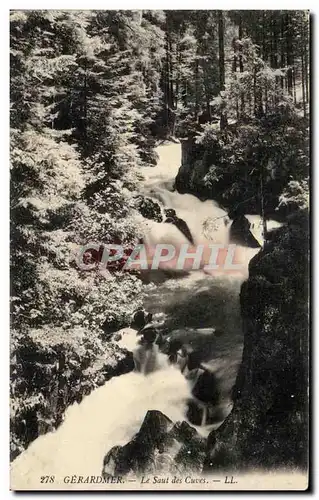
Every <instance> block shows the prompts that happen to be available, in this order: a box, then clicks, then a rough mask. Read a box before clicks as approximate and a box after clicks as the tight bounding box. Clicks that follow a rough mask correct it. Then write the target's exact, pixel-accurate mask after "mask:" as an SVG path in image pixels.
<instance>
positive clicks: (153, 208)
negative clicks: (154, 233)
mask: <svg viewBox="0 0 319 500" xmlns="http://www.w3.org/2000/svg"><path fill="white" fill-rule="evenodd" d="M134 199H135V203H136V208H137V210H138V211H139V212H140V214H141V215H143V217H145V218H146V219H151V220H155V221H156V222H162V221H163V215H162V212H161V207H160V205H159V203H157V202H156V201H155V200H152V198H148V197H147V196H142V195H140V194H139V195H137V196H135V197H134Z"/></svg>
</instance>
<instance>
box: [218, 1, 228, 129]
mask: <svg viewBox="0 0 319 500" xmlns="http://www.w3.org/2000/svg"><path fill="white" fill-rule="evenodd" d="M218 46H219V91H220V92H223V91H224V90H225V48H224V17H223V11H222V10H219V11H218ZM226 126H227V114H226V111H225V110H224V109H222V110H221V114H220V128H221V129H224V128H225V127H226Z"/></svg>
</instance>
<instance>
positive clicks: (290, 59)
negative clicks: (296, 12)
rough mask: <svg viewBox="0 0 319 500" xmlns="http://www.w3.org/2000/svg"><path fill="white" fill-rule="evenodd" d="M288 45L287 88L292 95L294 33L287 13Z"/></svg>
mask: <svg viewBox="0 0 319 500" xmlns="http://www.w3.org/2000/svg"><path fill="white" fill-rule="evenodd" d="M286 47H287V66H288V69H287V88H288V93H289V94H290V95H292V80H293V76H292V66H293V49H292V35H291V25H290V15H289V14H288V13H287V14H286Z"/></svg>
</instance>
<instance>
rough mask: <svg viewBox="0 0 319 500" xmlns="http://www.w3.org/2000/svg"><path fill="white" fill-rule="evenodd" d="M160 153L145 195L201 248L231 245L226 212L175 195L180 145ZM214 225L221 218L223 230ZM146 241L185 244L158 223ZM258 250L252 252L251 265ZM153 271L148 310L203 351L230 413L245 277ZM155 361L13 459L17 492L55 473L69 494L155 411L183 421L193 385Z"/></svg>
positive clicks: (96, 395) (72, 410)
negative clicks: (73, 479) (71, 479)
mask: <svg viewBox="0 0 319 500" xmlns="http://www.w3.org/2000/svg"><path fill="white" fill-rule="evenodd" d="M158 152H159V154H160V161H159V164H158V165H157V166H156V167H147V168H145V169H144V171H143V173H144V174H145V181H144V183H143V186H142V189H141V191H142V192H143V193H144V194H147V195H148V196H151V197H153V198H154V199H156V200H159V201H160V202H161V204H162V205H163V206H164V207H167V208H173V209H175V211H176V213H177V215H178V217H180V218H182V219H184V220H185V221H186V223H187V225H188V226H189V228H190V231H191V233H192V236H193V239H194V242H195V244H196V243H203V242H212V241H213V242H221V243H227V242H228V232H229V225H228V226H226V225H225V224H224V223H223V219H224V217H226V216H227V214H226V212H224V211H223V210H222V209H221V208H219V207H218V206H217V205H216V204H214V203H213V202H212V201H204V202H202V201H200V200H199V199H197V198H196V197H195V196H192V195H189V194H184V195H181V194H179V193H177V192H173V191H172V186H173V181H174V178H175V176H176V174H177V170H178V167H179V165H180V161H181V150H180V145H179V144H169V145H163V146H160V147H159V148H158ZM216 220H218V221H220V223H218V224H217V226H216V225H215V224H214V221H216ZM145 238H146V240H147V241H148V242H149V243H151V244H155V243H157V242H162V243H173V244H179V243H184V242H187V239H186V238H185V236H184V235H183V234H182V233H181V232H180V231H179V230H178V229H177V228H176V227H175V226H174V225H172V224H164V223H156V222H152V221H148V222H147V230H146V235H145ZM256 251H257V250H256V249H247V254H246V262H245V265H246V267H247V264H248V262H249V260H250V258H251V257H252V256H253V255H254V254H255V253H256ZM154 273H155V275H153V276H150V280H151V281H154V282H156V283H157V285H156V286H153V287H150V292H149V293H148V294H147V297H146V299H145V304H144V305H145V308H146V309H147V310H148V311H150V312H152V313H163V314H164V316H165V318H166V321H167V324H168V325H170V328H171V330H172V331H173V332H174V335H176V336H177V337H179V338H181V339H182V341H183V342H185V343H188V344H189V345H195V347H196V349H198V350H199V352H200V353H201V356H202V361H203V363H204V364H206V366H207V368H208V369H209V370H212V371H213V372H214V373H216V374H217V376H218V379H219V381H220V384H221V387H222V393H223V394H224V395H225V396H224V399H223V405H224V408H223V410H224V415H226V414H227V412H229V411H230V409H231V401H230V398H229V396H228V395H229V393H230V390H231V387H232V385H233V383H234V380H235V377H236V373H237V370H238V365H239V363H240V360H241V354H242V345H243V335H242V331H241V318H240V310H239V291H240V286H241V283H242V281H243V279H244V278H245V276H244V275H241V276H219V277H214V276H210V275H208V274H205V273H204V272H203V271H201V270H199V271H193V272H189V273H184V274H181V273H180V274H176V275H171V276H168V275H167V274H163V272H162V271H154ZM156 273H158V274H157V275H156ZM161 273H162V275H161ZM215 329H218V330H220V331H221V335H219V336H214V331H215ZM136 342H137V337H136V333H135V332H134V331H133V330H130V329H127V330H126V332H124V333H123V337H122V340H121V342H120V344H122V345H123V346H127V347H128V348H129V349H130V350H133V349H134V348H135V347H136ZM156 356H157V365H158V366H157V370H156V371H154V372H152V373H149V374H148V375H144V374H143V373H137V372H131V373H128V374H125V375H122V376H120V377H114V378H113V379H111V380H110V381H108V382H107V383H106V384H105V385H104V386H103V387H100V388H98V389H96V390H95V391H93V392H92V393H91V394H90V395H89V396H86V397H85V398H84V399H83V400H82V402H81V403H80V404H77V403H75V404H73V405H72V406H71V407H69V408H68V409H67V411H66V413H65V418H64V421H63V423H62V425H61V426H60V427H59V428H58V429H57V430H56V431H55V432H51V433H48V434H46V435H44V436H40V437H39V438H37V439H36V440H35V441H34V442H33V443H32V444H31V445H30V446H29V448H28V449H27V450H26V451H25V452H24V453H22V454H21V455H20V456H19V457H17V458H16V459H15V460H14V462H13V463H12V471H11V474H12V476H11V485H12V487H13V488H17V487H18V488H19V487H20V488H30V489H37V488H38V487H39V486H41V485H40V477H41V476H45V475H49V476H52V475H55V478H56V479H55V484H54V487H56V488H58V487H60V488H62V489H63V487H65V486H66V485H65V484H64V483H63V477H64V476H65V475H69V476H71V475H72V474H77V475H84V476H87V475H99V474H101V470H102V463H103V458H104V456H105V454H106V453H107V451H109V450H110V448H111V447H112V446H114V445H121V444H125V443H126V442H128V441H129V440H130V439H131V438H132V437H133V435H134V434H135V433H136V432H137V431H138V429H139V427H140V425H141V423H142V421H143V419H144V416H145V413H146V411H147V410H149V409H156V410H161V411H162V412H163V413H165V414H166V415H167V416H168V417H169V418H171V419H172V420H174V421H176V420H183V419H185V418H186V417H185V415H186V401H187V399H189V398H190V391H191V384H190V381H189V380H186V378H185V377H184V375H182V374H181V373H180V371H179V369H178V368H177V367H176V366H172V365H169V364H168V363H167V359H166V356H165V355H163V354H157V355H156ZM210 428H211V427H205V426H204V427H200V428H199V430H200V432H202V433H203V434H207V432H208V431H209V429H210ZM42 486H44V485H42ZM73 486H74V487H75V488H76V485H72V484H68V485H67V487H68V488H71V487H73ZM89 487H90V485H88V488H89Z"/></svg>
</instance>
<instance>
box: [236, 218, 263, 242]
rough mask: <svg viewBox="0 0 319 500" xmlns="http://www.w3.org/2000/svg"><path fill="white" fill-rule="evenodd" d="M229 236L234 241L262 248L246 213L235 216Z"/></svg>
mask: <svg viewBox="0 0 319 500" xmlns="http://www.w3.org/2000/svg"><path fill="white" fill-rule="evenodd" d="M229 238H230V241H231V242H232V243H236V244H238V245H243V246H244V245H245V246H248V247H250V248H260V246H261V245H260V243H259V242H258V241H257V240H256V238H255V237H254V236H253V234H252V233H251V231H250V222H249V220H248V219H247V218H246V217H245V216H244V215H239V216H237V217H236V218H234V220H233V222H232V224H231V226H230V230H229Z"/></svg>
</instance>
